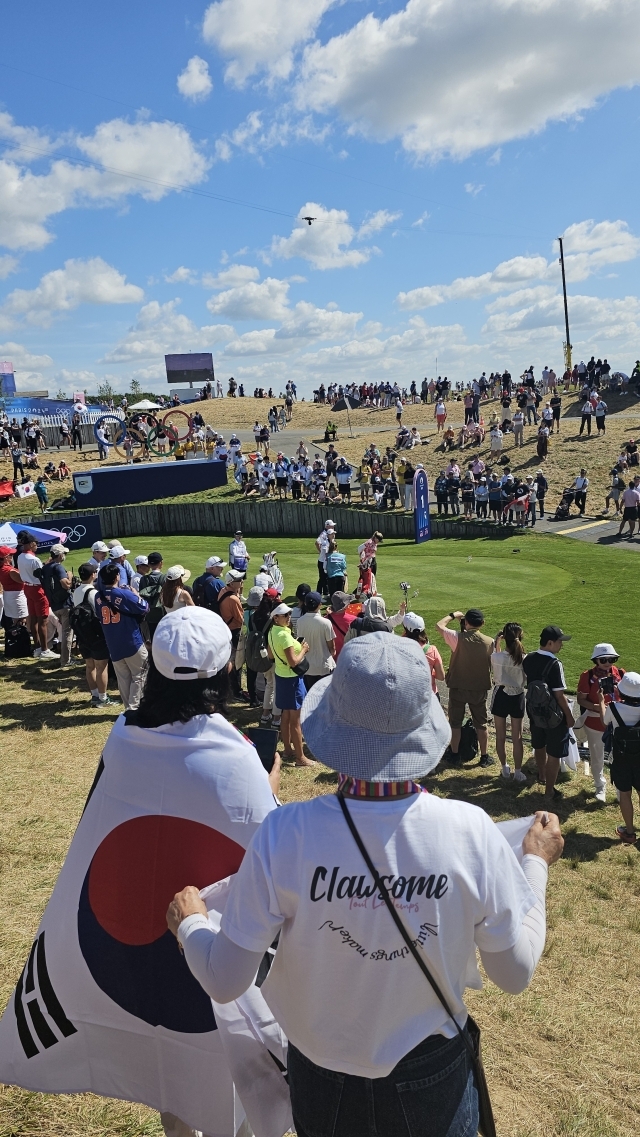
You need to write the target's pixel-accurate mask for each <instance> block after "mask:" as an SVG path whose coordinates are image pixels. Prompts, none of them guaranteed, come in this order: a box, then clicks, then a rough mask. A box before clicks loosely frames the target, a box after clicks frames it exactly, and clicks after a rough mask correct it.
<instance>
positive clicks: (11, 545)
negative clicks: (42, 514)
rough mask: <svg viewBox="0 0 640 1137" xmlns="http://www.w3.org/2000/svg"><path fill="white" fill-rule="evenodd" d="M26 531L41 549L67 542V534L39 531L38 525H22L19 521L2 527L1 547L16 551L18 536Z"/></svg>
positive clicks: (5, 523)
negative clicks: (4, 546)
mask: <svg viewBox="0 0 640 1137" xmlns="http://www.w3.org/2000/svg"><path fill="white" fill-rule="evenodd" d="M23 529H24V530H26V532H27V533H31V535H32V536H33V537H35V539H36V541H37V542H38V548H39V549H50V548H51V546H52V545H64V544H65V543H66V540H67V534H66V533H59V532H58V530H57V529H39V528H38V526H37V525H21V524H20V522H19V521H5V522H4V524H3V525H0V545H6V547H7V548H8V549H15V548H16V546H17V544H18V541H17V538H16V534H17V533H20V532H22V530H23Z"/></svg>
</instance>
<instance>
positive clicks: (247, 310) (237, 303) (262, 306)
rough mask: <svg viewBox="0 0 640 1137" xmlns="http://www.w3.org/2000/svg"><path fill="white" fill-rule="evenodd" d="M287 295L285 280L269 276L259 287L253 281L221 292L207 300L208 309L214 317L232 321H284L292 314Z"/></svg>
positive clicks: (287, 289)
mask: <svg viewBox="0 0 640 1137" xmlns="http://www.w3.org/2000/svg"><path fill="white" fill-rule="evenodd" d="M220 275H223V274H222V273H221V274H220ZM288 292H289V284H288V283H287V281H286V280H277V279H276V278H275V277H272V276H268V277H267V278H266V279H265V280H263V281H262V282H261V283H260V284H257V283H256V282H255V281H253V280H250V281H248V282H247V283H246V284H240V285H238V286H237V287H235V288H228V289H226V290H225V291H224V292H219V293H218V295H217V296H212V297H211V299H210V300H207V308H208V309H209V311H210V312H212V313H213V315H214V316H219V315H223V316H228V317H229V319H231V320H282V319H284V318H285V317H286V315H287V313H288V311H289V309H288V306H287V293H288Z"/></svg>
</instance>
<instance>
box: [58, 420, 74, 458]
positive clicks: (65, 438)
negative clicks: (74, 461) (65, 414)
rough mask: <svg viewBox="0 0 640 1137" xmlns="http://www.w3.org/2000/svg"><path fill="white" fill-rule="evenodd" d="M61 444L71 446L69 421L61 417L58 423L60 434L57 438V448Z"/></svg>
mask: <svg viewBox="0 0 640 1137" xmlns="http://www.w3.org/2000/svg"><path fill="white" fill-rule="evenodd" d="M61 446H68V447H69V448H71V437H70V432H69V423H68V422H67V420H66V418H63V420H62V422H61V423H60V436H59V438H58V450H59V449H60V447H61Z"/></svg>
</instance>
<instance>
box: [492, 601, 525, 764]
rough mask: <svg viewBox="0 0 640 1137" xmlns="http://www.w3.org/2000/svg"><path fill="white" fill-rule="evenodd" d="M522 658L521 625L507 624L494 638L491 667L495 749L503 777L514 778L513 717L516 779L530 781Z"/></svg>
mask: <svg viewBox="0 0 640 1137" xmlns="http://www.w3.org/2000/svg"><path fill="white" fill-rule="evenodd" d="M501 640H504V650H503V651H501V650H500V641H501ZM523 659H524V648H523V646H522V627H521V626H520V624H516V623H509V624H505V626H504V628H503V629H502V631H501V632H498V634H497V636H496V638H495V640H494V641H493V652H492V655H491V670H492V672H493V679H494V683H495V686H494V689H493V694H492V696H491V714H492V715H493V719H494V723H495V728H496V750H497V751H498V758H499V760H500V765H501V767H502V776H503V778H507V779H510V778H511V777H512V774H511V769H510V767H509V763H508V762H507V750H506V741H507V719H511V742H512V745H513V764H514V767H515V769H514V772H513V780H514V782H526V780H527V778H526V774H524V773H523V772H522V759H523V756H524V749H523V745H522V720H523V718H524V671H523V669H522V661H523Z"/></svg>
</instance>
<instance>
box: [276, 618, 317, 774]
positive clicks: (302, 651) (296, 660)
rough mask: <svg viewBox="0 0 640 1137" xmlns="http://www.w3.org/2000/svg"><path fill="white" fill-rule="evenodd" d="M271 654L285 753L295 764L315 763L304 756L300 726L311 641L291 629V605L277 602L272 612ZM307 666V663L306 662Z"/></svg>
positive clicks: (312, 764) (310, 764) (309, 764)
mask: <svg viewBox="0 0 640 1137" xmlns="http://www.w3.org/2000/svg"><path fill="white" fill-rule="evenodd" d="M267 643H268V649H267V650H268V652H269V658H270V659H272V660H273V661H274V668H275V673H276V674H275V679H276V692H275V702H276V703H277V705H278V707H279V708H280V711H281V715H282V718H281V726H280V732H281V735H282V741H283V743H284V752H283V755H282V757H283V758H288V759H292V758H293V759H294V761H295V764H296V766H314V765H315V763H314V762H311V761H309V759H308V758H307V757H305V753H304V750H303V749H302V732H301V730H300V708H301V706H302V701H303V699H304V697H305V694H306V688H305V685H304V683H303V682H302V677H301V674H300V673H298V672H297V671H296V670H295V668H297V667H299V666H300V664H301V663H302V661H303V659H304V657H305V655H306V654H307V652H308V651H309V645H308V644H306V643H303V644H299V643H298V641H297V640H296V639H294V637H293V633H292V631H291V609H290V608H289V606H288V604H278V605H276V607H275V608H273V609H272V612H271V627H270V628H269V631H268V634H267ZM305 670H307V666H306V664H305Z"/></svg>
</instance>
